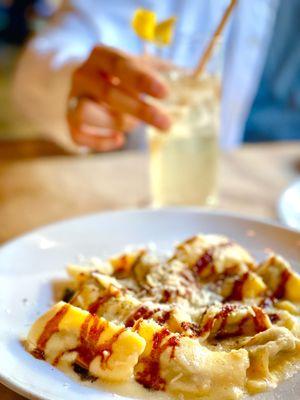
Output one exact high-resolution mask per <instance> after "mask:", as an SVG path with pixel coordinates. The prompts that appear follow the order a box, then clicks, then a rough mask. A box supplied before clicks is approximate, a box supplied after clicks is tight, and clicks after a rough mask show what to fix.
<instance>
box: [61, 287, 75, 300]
mask: <svg viewBox="0 0 300 400" xmlns="http://www.w3.org/2000/svg"><path fill="white" fill-rule="evenodd" d="M74 294H75V291H74V290H72V289H70V288H66V289H65V291H64V295H63V298H62V300H63V301H64V302H65V303H69V301H70V300H71V299H72V297H73V296H74Z"/></svg>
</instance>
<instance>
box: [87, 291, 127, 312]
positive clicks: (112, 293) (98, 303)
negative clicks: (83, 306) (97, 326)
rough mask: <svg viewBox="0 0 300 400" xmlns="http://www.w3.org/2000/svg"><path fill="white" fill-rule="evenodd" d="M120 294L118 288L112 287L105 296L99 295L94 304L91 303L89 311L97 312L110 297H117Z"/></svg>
mask: <svg viewBox="0 0 300 400" xmlns="http://www.w3.org/2000/svg"><path fill="white" fill-rule="evenodd" d="M118 294H119V291H118V290H113V289H112V288H111V287H110V288H109V290H108V292H107V293H105V294H104V295H103V296H99V297H98V298H97V299H96V300H95V301H94V302H93V303H92V304H90V305H89V307H88V311H89V312H90V313H91V314H97V312H98V310H99V307H100V306H102V305H103V304H104V303H106V302H107V301H108V300H109V299H111V298H113V297H117V296H118Z"/></svg>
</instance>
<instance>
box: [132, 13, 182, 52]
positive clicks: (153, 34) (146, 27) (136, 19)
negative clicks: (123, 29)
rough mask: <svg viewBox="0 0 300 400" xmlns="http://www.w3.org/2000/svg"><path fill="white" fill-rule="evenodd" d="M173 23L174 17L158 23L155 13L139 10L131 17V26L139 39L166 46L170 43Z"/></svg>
mask: <svg viewBox="0 0 300 400" xmlns="http://www.w3.org/2000/svg"><path fill="white" fill-rule="evenodd" d="M175 21H176V18H175V17H170V18H168V19H166V20H164V21H161V22H159V23H158V22H157V16H156V14H155V12H153V11H150V10H146V9H143V8H139V9H137V10H136V11H135V13H134V15H133V18H132V21H131V25H132V27H133V30H134V31H135V33H136V34H137V36H138V37H139V38H141V39H143V40H146V41H148V42H152V43H155V44H157V45H160V46H166V45H169V44H170V43H171V41H172V38H173V31H174V24H175Z"/></svg>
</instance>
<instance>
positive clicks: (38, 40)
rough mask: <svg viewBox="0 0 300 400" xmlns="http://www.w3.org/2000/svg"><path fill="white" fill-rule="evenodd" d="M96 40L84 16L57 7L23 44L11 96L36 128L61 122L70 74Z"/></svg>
mask: <svg viewBox="0 0 300 400" xmlns="http://www.w3.org/2000/svg"><path fill="white" fill-rule="evenodd" d="M96 41H97V37H96V35H95V33H94V32H93V31H92V30H91V28H90V26H89V24H88V20H87V18H81V16H80V14H79V13H78V12H77V11H76V10H70V9H68V10H67V12H66V11H65V10H64V11H61V12H60V13H59V15H57V16H56V17H55V19H54V20H53V21H51V23H50V24H49V25H48V27H47V29H46V30H45V31H44V32H42V33H41V34H40V35H38V36H36V37H34V38H33V39H32V40H31V41H30V42H29V43H28V45H27V47H26V48H25V50H24V52H23V54H22V55H21V57H20V60H19V63H18V65H17V68H16V72H15V77H14V82H13V98H14V102H15V104H16V106H17V108H18V109H19V110H20V111H21V112H22V113H23V114H24V115H25V116H26V117H27V118H29V119H30V120H31V121H32V122H33V123H34V124H36V125H37V126H38V128H39V129H41V130H43V131H47V130H48V131H49V128H50V130H51V125H57V124H58V125H59V124H61V125H63V124H64V115H65V109H66V99H67V95H68V91H69V85H70V78H71V74H72V71H73V70H74V68H75V67H76V66H77V65H78V64H79V63H81V62H82V61H83V60H85V58H86V57H87V56H88V54H89V52H90V50H91V48H92V47H93V45H94V43H95V42H96Z"/></svg>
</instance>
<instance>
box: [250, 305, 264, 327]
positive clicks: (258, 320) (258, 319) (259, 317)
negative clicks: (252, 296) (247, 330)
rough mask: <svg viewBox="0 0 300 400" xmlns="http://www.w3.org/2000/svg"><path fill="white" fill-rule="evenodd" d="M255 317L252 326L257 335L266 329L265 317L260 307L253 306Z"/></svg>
mask: <svg viewBox="0 0 300 400" xmlns="http://www.w3.org/2000/svg"><path fill="white" fill-rule="evenodd" d="M252 309H253V311H254V313H255V317H254V325H255V330H256V332H257V333H259V332H263V331H265V330H266V329H267V326H266V315H265V313H264V312H263V310H262V309H261V308H260V307H256V306H253V307H252Z"/></svg>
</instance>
